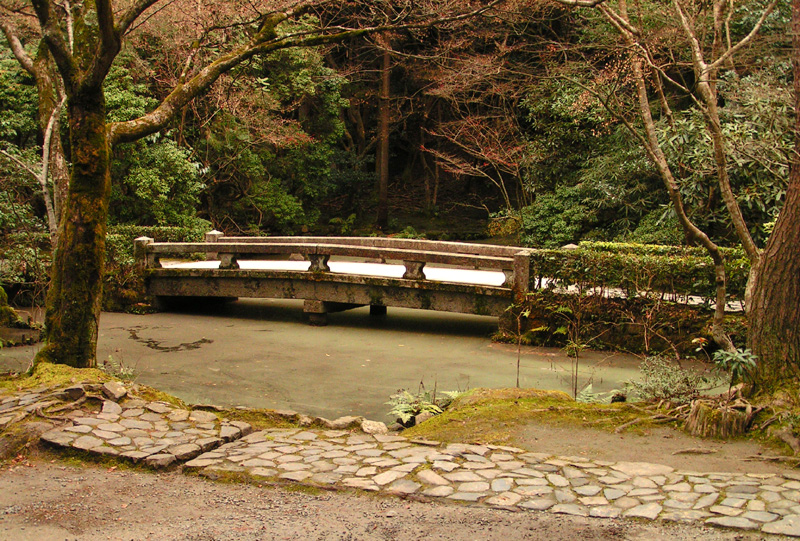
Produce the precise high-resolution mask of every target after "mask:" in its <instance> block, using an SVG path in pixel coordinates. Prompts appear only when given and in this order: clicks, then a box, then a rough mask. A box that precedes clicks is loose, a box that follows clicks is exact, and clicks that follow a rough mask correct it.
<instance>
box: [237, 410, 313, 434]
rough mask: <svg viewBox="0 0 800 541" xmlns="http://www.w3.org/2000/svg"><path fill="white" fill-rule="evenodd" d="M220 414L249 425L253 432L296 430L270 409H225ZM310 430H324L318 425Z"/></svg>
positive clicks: (292, 423)
mask: <svg viewBox="0 0 800 541" xmlns="http://www.w3.org/2000/svg"><path fill="white" fill-rule="evenodd" d="M221 414H222V415H223V416H224V417H225V418H227V419H230V420H232V421H244V422H246V423H250V424H251V425H252V426H253V428H254V429H255V430H260V429H266V428H298V427H299V426H300V425H298V424H297V423H296V422H292V421H291V420H289V419H287V418H286V417H285V416H283V415H279V414H278V413H276V412H275V411H274V410H270V409H226V410H222V412H221ZM312 428H324V427H323V426H322V425H320V424H314V425H312Z"/></svg>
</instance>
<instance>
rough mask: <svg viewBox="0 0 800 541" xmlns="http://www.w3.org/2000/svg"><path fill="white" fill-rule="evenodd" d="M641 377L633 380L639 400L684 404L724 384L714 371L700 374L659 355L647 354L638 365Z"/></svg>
mask: <svg viewBox="0 0 800 541" xmlns="http://www.w3.org/2000/svg"><path fill="white" fill-rule="evenodd" d="M639 371H640V372H641V374H642V378H641V379H638V380H633V381H631V382H630V386H631V388H632V390H633V392H634V394H636V395H637V396H638V397H639V399H640V400H645V401H649V400H668V401H669V402H673V403H675V404H685V403H688V402H691V401H692V400H694V399H696V398H698V397H699V396H700V394H701V393H703V392H706V391H710V390H711V389H713V388H715V387H718V386H719V385H721V384H722V379H721V378H720V377H719V376H718V375H715V374H701V373H699V372H696V371H694V370H686V369H683V368H681V367H680V366H678V365H677V364H676V363H675V362H674V361H671V360H669V359H667V358H665V357H662V356H659V355H656V356H652V357H647V358H646V359H645V360H644V361H643V362H642V364H641V365H640V366H639Z"/></svg>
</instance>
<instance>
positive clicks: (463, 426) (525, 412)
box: [403, 389, 653, 445]
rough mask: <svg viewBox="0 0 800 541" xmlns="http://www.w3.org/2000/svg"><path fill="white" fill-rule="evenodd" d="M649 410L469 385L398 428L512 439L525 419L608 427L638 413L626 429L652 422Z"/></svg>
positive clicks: (448, 436) (443, 436)
mask: <svg viewBox="0 0 800 541" xmlns="http://www.w3.org/2000/svg"><path fill="white" fill-rule="evenodd" d="M651 416H652V412H647V411H643V410H642V409H641V408H639V407H637V406H634V405H631V404H626V403H617V404H584V403H580V402H575V401H574V400H572V398H570V396H569V395H567V394H566V393H563V392H561V391H542V390H538V389H473V390H471V391H469V392H468V393H467V394H466V395H464V396H462V397H459V398H458V399H457V400H456V401H455V402H454V403H453V404H452V405H451V406H450V407H449V408H448V409H447V410H446V411H445V412H444V413H443V414H441V415H437V416H436V417H433V418H432V419H429V420H427V421H425V422H424V423H423V424H421V425H419V426H415V427H413V428H410V429H408V430H406V431H404V432H403V435H405V436H408V437H412V438H425V439H431V440H437V441H444V442H478V443H487V444H501V445H502V444H505V445H513V444H514V443H515V433H516V432H517V431H518V430H519V429H521V428H523V427H524V426H525V425H527V424H529V423H543V422H546V423H554V424H561V425H569V424H573V423H575V424H580V425H585V426H591V427H594V428H597V429H599V430H607V431H613V430H614V429H615V428H617V427H618V426H620V425H623V424H625V423H628V422H630V421H633V420H635V419H639V421H637V423H636V425H634V426H633V427H631V430H643V429H646V428H647V427H649V426H652V425H653V422H652V421H651V420H650V417H651Z"/></svg>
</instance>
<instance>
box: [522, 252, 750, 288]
mask: <svg viewBox="0 0 800 541" xmlns="http://www.w3.org/2000/svg"><path fill="white" fill-rule="evenodd" d="M723 253H724V255H725V269H726V273H727V293H728V297H729V298H738V299H742V298H743V297H744V290H745V286H746V284H747V275H748V272H749V271H750V264H749V262H748V260H747V258H746V257H745V256H744V253H743V251H742V250H738V249H730V248H729V249H725V250H723ZM530 276H531V287H532V289H535V288H536V287H538V285H539V284H540V282H541V281H542V280H543V279H545V278H546V279H548V284H547V287H560V288H563V287H569V286H576V285H579V286H582V287H583V288H591V289H594V288H597V289H600V290H601V291H604V292H607V291H608V290H610V289H620V290H622V291H623V292H624V293H625V295H626V296H628V297H633V296H635V295H636V294H637V293H638V292H641V291H652V292H657V293H661V294H664V295H665V296H666V297H668V298H671V299H672V300H677V299H678V298H680V297H685V296H688V295H691V296H697V297H701V298H702V299H704V300H706V301H713V300H714V298H715V297H716V288H715V285H714V264H713V262H712V261H711V258H710V257H709V256H708V255H706V254H705V252H704V251H703V250H702V249H699V248H681V247H677V246H656V245H641V244H625V243H607V242H602V243H601V242H596V243H594V242H592V243H590V242H583V243H581V244H580V246H579V247H578V248H575V249H571V250H565V249H560V250H536V251H534V252H533V253H532V255H531V271H530Z"/></svg>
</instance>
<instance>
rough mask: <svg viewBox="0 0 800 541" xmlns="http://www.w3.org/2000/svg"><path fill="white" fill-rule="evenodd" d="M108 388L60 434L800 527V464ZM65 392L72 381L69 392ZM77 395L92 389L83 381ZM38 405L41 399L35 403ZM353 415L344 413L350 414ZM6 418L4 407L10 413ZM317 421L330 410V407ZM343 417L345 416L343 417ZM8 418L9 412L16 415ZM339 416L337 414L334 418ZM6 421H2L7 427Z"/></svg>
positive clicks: (452, 494) (188, 457) (194, 459)
mask: <svg viewBox="0 0 800 541" xmlns="http://www.w3.org/2000/svg"><path fill="white" fill-rule="evenodd" d="M67 391H69V390H60V391H56V392H40V393H38V396H33V395H34V394H36V393H28V394H27V395H24V396H18V397H12V398H4V399H3V400H0V416H2V415H1V412H3V411H4V410H5V411H6V412H7V415H6V416H5V417H3V419H5V418H6V417H7V418H9V419H10V418H11V417H10V416H9V415H11V414H13V413H14V412H18V411H35V406H36V405H37V404H39V405H40V407H41V404H44V403H46V402H48V401H49V402H51V403H52V402H53V397H54V396H61V397H62V399H63V398H64V396H69V393H67ZM116 391H118V392H116V393H115V389H113V388H110V389H103V393H104V395H105V396H106V397H113V398H115V399H116V400H118V401H119V402H116V401H114V400H111V399H107V400H103V401H102V409H101V410H100V411H99V412H98V411H91V410H88V409H80V408H76V409H74V410H72V411H70V412H69V413H68V414H67V415H65V419H66V422H65V423H64V425H63V426H61V427H59V428H56V429H53V430H51V431H49V432H46V433H45V434H44V435H43V436H42V439H43V440H44V441H45V442H48V443H50V444H52V445H56V446H60V447H67V448H74V449H79V450H82V451H86V452H89V453H95V454H101V455H112V456H118V457H122V458H126V459H130V460H134V461H142V462H143V463H145V464H148V465H150V466H152V467H156V468H158V467H167V466H170V465H175V464H180V463H183V465H182V468H183V469H184V470H186V471H196V472H198V473H199V474H200V475H204V476H209V477H220V476H224V475H226V474H235V475H236V476H239V477H243V476H244V477H249V478H251V479H253V480H255V481H259V482H263V481H280V482H294V483H302V484H307V485H314V486H322V487H332V488H341V489H357V490H364V491H371V492H379V493H384V494H389V495H403V496H407V495H415V496H417V497H421V498H428V499H431V500H440V501H451V502H467V503H473V504H480V505H488V506H494V507H501V508H509V509H515V510H519V511H524V510H530V511H547V512H551V513H561V514H567V515H579V516H590V517H599V518H621V519H624V518H631V519H646V520H665V521H676V522H686V523H704V524H706V525H713V526H720V527H726V528H733V529H739V530H756V531H760V532H762V533H768V534H779V535H786V536H793V537H800V473H794V472H790V471H787V472H785V473H783V474H782V475H778V474H733V473H724V472H713V473H708V472H691V471H678V470H675V469H673V468H672V467H669V466H665V465H659V464H650V463H644V462H609V461H600V460H589V459H587V458H583V457H562V456H552V455H549V454H546V453H531V452H527V451H526V450H524V449H518V448H515V447H507V446H498V445H473V444H460V443H459V444H441V443H439V442H431V441H418V440H410V439H408V438H405V437H403V436H399V435H394V434H388V433H385V426H383V425H382V423H375V422H369V421H366V422H363V423H362V425H361V426H362V430H367V431H369V432H373V433H365V432H363V431H362V430H322V429H313V430H312V429H302V428H297V429H270V430H260V431H257V432H253V431H252V428H251V426H250V425H249V424H247V423H244V422H238V421H229V420H227V419H220V418H219V417H218V415H217V414H215V413H213V412H209V411H200V410H185V409H180V408H177V407H175V406H172V405H170V404H167V403H164V402H147V401H143V400H140V399H137V398H130V397H128V398H125V394H124V393H123V392H122V391H124V389H122V390H120V389H116ZM58 393H61V394H60V395H59V394H58ZM71 393H72V394H71V397H72V398H74V397H75V396H79V394H80V391H79V390H77V389H72V391H71ZM32 408H33V409H32ZM352 419H353V418H343V420H342V422H341V423H340V424H342V425H343V426H344V425H347V424H348V423H350V422H351V421H352ZM0 421H2V419H0ZM317 421H325V420H321V419H318V420H317ZM337 421H338V420H337ZM6 422H8V421H6ZM325 422H326V423H327V424H329V425H336V424H337V422H336V421H325ZM1 426H2V424H1V423H0V427H1Z"/></svg>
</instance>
